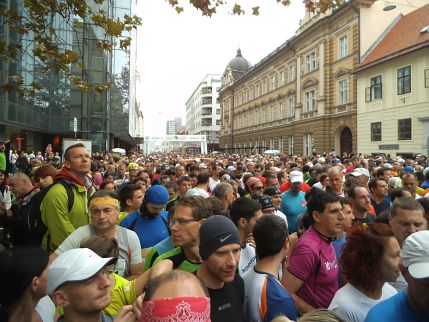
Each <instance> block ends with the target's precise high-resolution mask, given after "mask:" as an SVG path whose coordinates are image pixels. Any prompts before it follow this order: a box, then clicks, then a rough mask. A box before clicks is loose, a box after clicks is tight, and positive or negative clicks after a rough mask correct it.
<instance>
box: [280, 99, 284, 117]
mask: <svg viewBox="0 0 429 322" xmlns="http://www.w3.org/2000/svg"><path fill="white" fill-rule="evenodd" d="M284 109H285V103H284V102H283V101H280V102H279V114H280V115H279V118H280V120H283V119H284V117H285V111H284Z"/></svg>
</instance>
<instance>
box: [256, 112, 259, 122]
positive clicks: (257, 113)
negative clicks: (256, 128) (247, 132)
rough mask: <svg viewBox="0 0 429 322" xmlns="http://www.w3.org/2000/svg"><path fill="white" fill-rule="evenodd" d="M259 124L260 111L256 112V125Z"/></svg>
mask: <svg viewBox="0 0 429 322" xmlns="http://www.w3.org/2000/svg"><path fill="white" fill-rule="evenodd" d="M258 124H259V111H258V110H256V111H255V125H258Z"/></svg>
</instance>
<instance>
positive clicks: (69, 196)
mask: <svg viewBox="0 0 429 322" xmlns="http://www.w3.org/2000/svg"><path fill="white" fill-rule="evenodd" d="M56 182H58V183H59V184H61V185H62V186H63V187H64V189H66V193H67V208H68V210H69V213H70V211H71V210H72V208H73V204H74V194H73V190H72V187H71V185H70V184H68V183H67V182H66V181H65V180H61V179H60V180H58V181H56Z"/></svg>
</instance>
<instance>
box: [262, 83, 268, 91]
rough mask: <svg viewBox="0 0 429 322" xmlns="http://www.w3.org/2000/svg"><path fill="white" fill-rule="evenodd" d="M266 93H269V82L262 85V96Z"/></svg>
mask: <svg viewBox="0 0 429 322" xmlns="http://www.w3.org/2000/svg"><path fill="white" fill-rule="evenodd" d="M266 92H268V91H267V82H266V81H264V82H263V83H262V94H265V93H266Z"/></svg>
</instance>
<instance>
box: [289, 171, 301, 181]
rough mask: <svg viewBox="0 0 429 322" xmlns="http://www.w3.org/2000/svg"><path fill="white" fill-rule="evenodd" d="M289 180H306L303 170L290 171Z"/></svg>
mask: <svg viewBox="0 0 429 322" xmlns="http://www.w3.org/2000/svg"><path fill="white" fill-rule="evenodd" d="M289 180H290V182H291V183H295V182H304V175H303V174H302V172H301V171H297V170H294V171H291V172H290V173H289Z"/></svg>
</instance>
